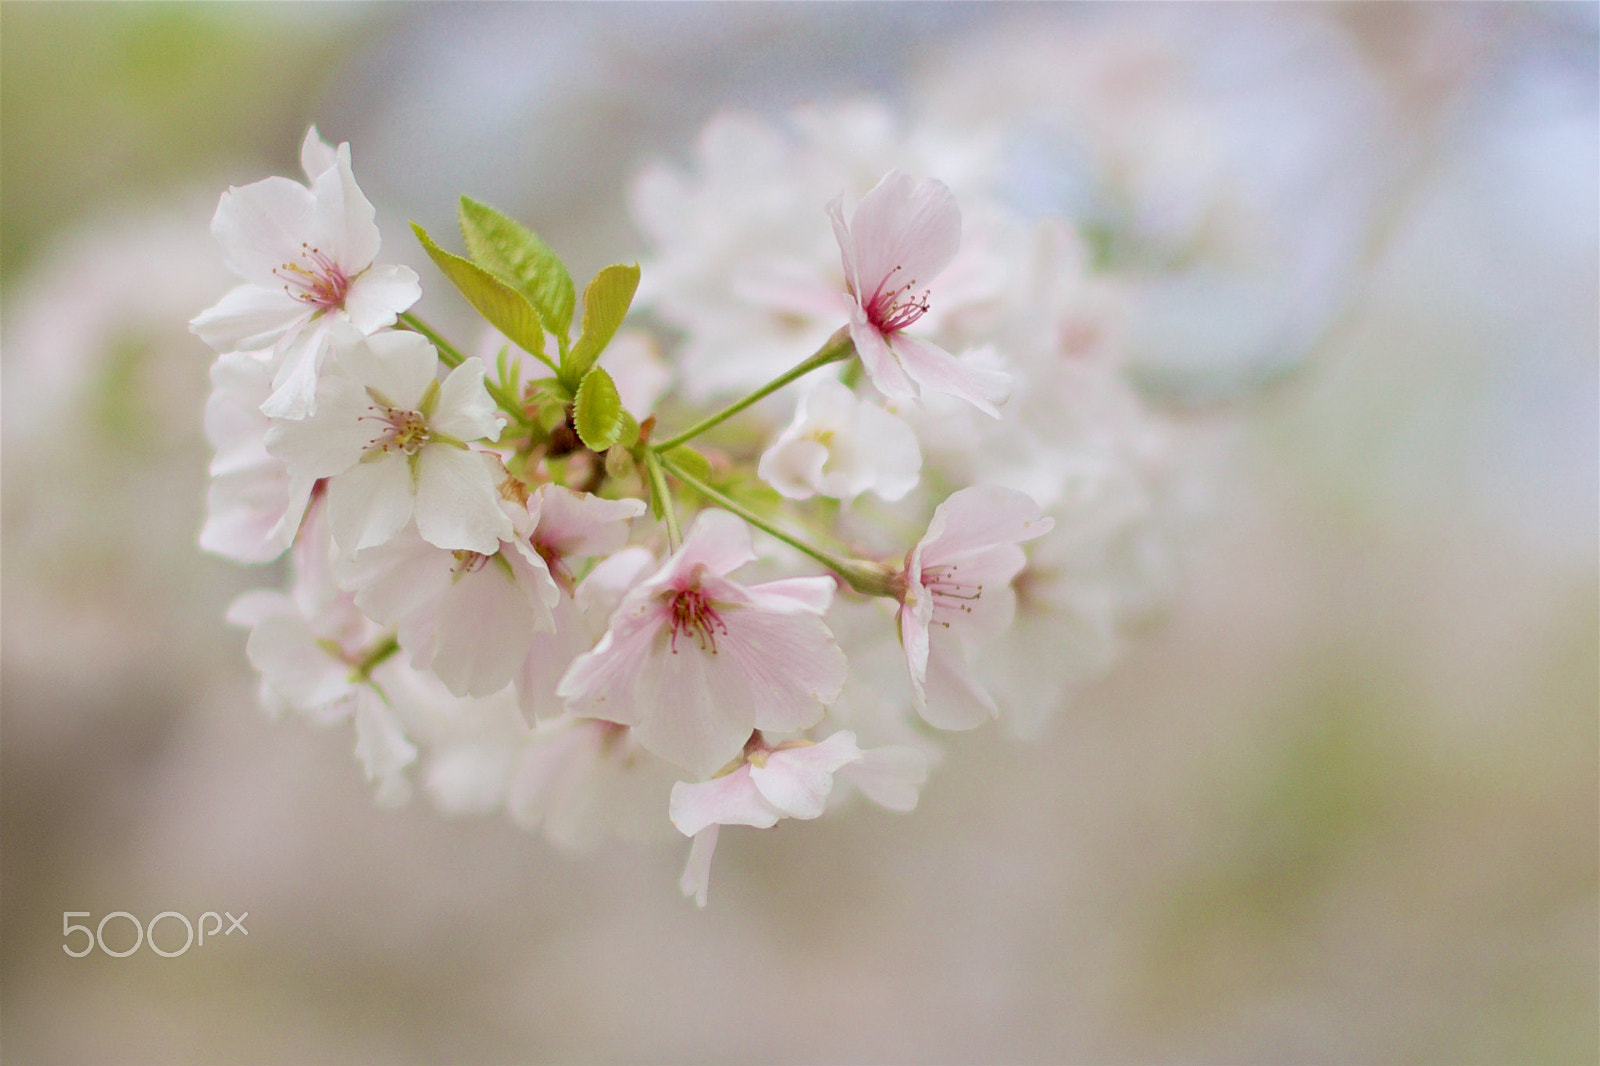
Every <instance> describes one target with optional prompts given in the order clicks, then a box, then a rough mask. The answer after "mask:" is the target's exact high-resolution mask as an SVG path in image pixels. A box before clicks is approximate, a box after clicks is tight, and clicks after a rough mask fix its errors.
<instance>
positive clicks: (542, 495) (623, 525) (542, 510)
mask: <svg viewBox="0 0 1600 1066" xmlns="http://www.w3.org/2000/svg"><path fill="white" fill-rule="evenodd" d="M534 499H535V500H537V501H538V503H537V507H538V514H539V520H538V524H537V525H536V526H535V527H534V533H533V539H534V541H535V542H536V543H537V544H538V545H539V546H540V547H542V548H544V549H545V550H547V551H550V552H553V553H555V554H556V555H560V556H562V557H564V558H587V557H589V556H594V555H610V554H611V553H612V552H615V551H617V550H618V549H620V548H621V547H622V546H623V545H624V544H626V543H627V542H628V531H629V523H630V522H631V521H632V520H633V519H635V518H638V517H639V516H640V515H642V514H644V512H645V503H644V501H643V500H637V499H626V500H606V499H601V498H600V497H599V496H596V495H594V494H593V493H589V492H574V491H573V490H571V489H569V488H565V487H563V486H561V485H554V484H551V485H541V486H540V487H539V489H538V491H537V492H536V493H535V495H534ZM532 506H533V501H530V509H531V507H532Z"/></svg>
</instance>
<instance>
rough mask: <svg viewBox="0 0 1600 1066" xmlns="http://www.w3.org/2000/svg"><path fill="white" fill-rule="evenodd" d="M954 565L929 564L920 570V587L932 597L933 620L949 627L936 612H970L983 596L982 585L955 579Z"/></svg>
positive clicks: (955, 568)
mask: <svg viewBox="0 0 1600 1066" xmlns="http://www.w3.org/2000/svg"><path fill="white" fill-rule="evenodd" d="M957 569H958V568H957V567H956V566H955V565H954V564H951V565H947V566H930V567H928V568H926V569H925V570H923V571H922V587H923V588H924V589H926V590H927V591H928V593H929V594H930V595H931V596H932V597H933V609H934V611H935V617H934V619H933V620H934V621H935V622H938V623H939V625H942V626H944V627H945V628H947V629H948V628H949V626H950V623H949V622H948V621H942V620H940V619H939V618H938V617H937V613H938V612H941V611H944V612H948V611H961V612H963V613H965V614H971V613H972V604H973V603H975V602H976V601H977V600H979V599H981V598H982V596H983V586H982V585H975V584H972V583H970V582H966V581H958V580H957V579H956V576H955V574H956V570H957Z"/></svg>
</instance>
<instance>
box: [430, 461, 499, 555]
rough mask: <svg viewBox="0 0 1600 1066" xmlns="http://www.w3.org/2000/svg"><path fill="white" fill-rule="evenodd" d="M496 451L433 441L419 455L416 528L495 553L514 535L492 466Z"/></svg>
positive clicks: (445, 543)
mask: <svg viewBox="0 0 1600 1066" xmlns="http://www.w3.org/2000/svg"><path fill="white" fill-rule="evenodd" d="M493 461H494V457H493V456H489V455H487V454H486V453H484V452H475V451H470V450H466V449H462V448H456V447H453V446H451V445H448V444H430V445H428V446H427V447H425V448H423V449H422V451H421V452H419V453H418V457H417V512H416V513H417V532H419V533H421V534H422V539H423V540H425V541H427V542H428V543H429V544H437V545H438V546H439V547H441V548H451V549H455V548H465V549H466V550H467V551H475V552H479V553H480V554H483V555H493V554H494V553H495V552H497V551H499V550H500V542H501V541H502V540H510V539H511V538H512V536H513V535H514V531H513V530H512V528H511V519H510V517H509V516H507V514H506V512H505V509H504V508H503V507H501V506H500V493H499V492H498V491H497V490H496V488H495V483H494V479H493V477H492V476H491V475H490V469H491V465H492V462H493Z"/></svg>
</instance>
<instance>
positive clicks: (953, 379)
mask: <svg viewBox="0 0 1600 1066" xmlns="http://www.w3.org/2000/svg"><path fill="white" fill-rule="evenodd" d="M888 344H889V347H890V348H891V349H893V351H894V355H895V358H896V360H897V361H898V362H899V364H900V366H902V367H904V368H905V372H906V374H907V375H909V376H910V378H911V380H913V381H915V382H916V383H917V387H918V388H920V389H922V390H923V391H925V392H938V393H943V394H944V395H946V396H954V397H956V398H957V399H961V400H966V401H967V402H968V403H970V404H972V406H974V407H976V408H977V409H978V410H980V411H982V412H983V413H984V414H986V415H989V416H990V417H991V418H999V417H1000V411H999V409H998V407H997V406H996V405H997V404H1001V403H1004V402H1005V400H1006V398H1007V397H1008V396H1009V395H1010V394H1011V378H1010V377H1009V376H1008V375H1006V374H1003V373H1001V372H999V371H997V370H984V369H982V368H981V367H976V366H972V365H971V364H969V363H963V362H962V361H961V360H960V359H957V358H956V357H955V356H953V355H951V354H950V353H949V352H947V351H945V350H944V349H943V348H940V347H939V346H938V345H935V344H931V343H929V342H928V341H925V340H919V339H918V338H916V337H908V336H907V335H905V334H904V333H897V334H895V335H894V336H893V337H892V338H890V339H889V342H888ZM874 384H876V379H874ZM886 395H887V394H886Z"/></svg>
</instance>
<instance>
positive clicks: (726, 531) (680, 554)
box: [662, 510, 756, 574]
mask: <svg viewBox="0 0 1600 1066" xmlns="http://www.w3.org/2000/svg"><path fill="white" fill-rule="evenodd" d="M755 557H756V553H755V551H754V550H753V549H752V548H751V547H750V527H749V526H747V525H745V524H744V522H743V521H742V520H741V519H738V518H735V517H734V516H733V515H731V514H729V513H728V512H727V511H717V510H706V511H701V512H700V514H699V516H698V517H697V518H695V520H694V525H692V526H690V527H689V532H688V533H687V534H686V535H685V536H684V538H683V544H682V546H681V547H679V548H678V550H677V552H676V553H675V554H674V555H673V556H672V558H671V559H669V560H668V561H667V565H666V566H664V567H663V568H662V570H663V573H664V574H665V573H668V572H670V573H672V574H688V573H690V572H692V571H693V570H694V568H695V567H696V566H702V565H703V566H704V567H705V568H706V569H707V570H709V571H711V572H712V573H713V574H729V573H732V572H733V571H734V570H737V569H738V568H739V567H741V566H743V565H744V564H745V563H748V562H751V561H753V560H754V559H755Z"/></svg>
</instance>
